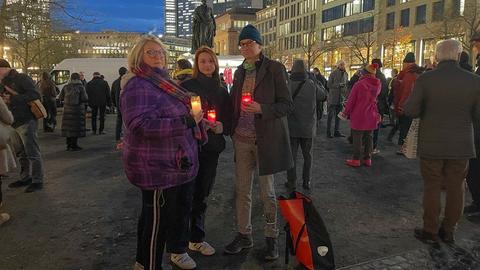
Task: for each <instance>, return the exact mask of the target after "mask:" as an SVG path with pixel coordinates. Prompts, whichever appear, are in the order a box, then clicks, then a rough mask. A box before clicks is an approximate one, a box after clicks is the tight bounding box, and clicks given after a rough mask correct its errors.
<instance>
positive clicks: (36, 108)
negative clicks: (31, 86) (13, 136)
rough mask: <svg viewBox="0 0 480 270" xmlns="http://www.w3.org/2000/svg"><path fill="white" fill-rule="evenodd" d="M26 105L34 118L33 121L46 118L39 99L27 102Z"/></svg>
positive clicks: (45, 111)
mask: <svg viewBox="0 0 480 270" xmlns="http://www.w3.org/2000/svg"><path fill="white" fill-rule="evenodd" d="M28 105H29V106H30V110H31V111H32V114H33V115H34V116H35V119H42V118H47V110H45V107H43V104H42V102H41V101H40V99H35V100H33V101H30V102H28Z"/></svg>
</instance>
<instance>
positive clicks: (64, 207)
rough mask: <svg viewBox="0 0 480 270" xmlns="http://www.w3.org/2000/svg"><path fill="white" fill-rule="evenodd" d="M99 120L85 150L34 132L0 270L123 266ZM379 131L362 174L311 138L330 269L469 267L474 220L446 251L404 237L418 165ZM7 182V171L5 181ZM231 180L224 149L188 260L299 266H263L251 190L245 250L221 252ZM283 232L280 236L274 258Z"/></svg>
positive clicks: (127, 207)
mask: <svg viewBox="0 0 480 270" xmlns="http://www.w3.org/2000/svg"><path fill="white" fill-rule="evenodd" d="M107 122H108V123H107V131H108V132H109V133H108V134H107V135H103V136H91V135H89V136H88V137H86V138H83V139H80V144H81V146H83V147H84V148H85V150H83V151H80V152H66V151H65V145H64V138H61V137H60V135H59V133H58V131H57V132H56V133H54V134H43V132H40V141H41V147H42V151H43V157H44V159H45V167H46V172H47V173H46V181H45V189H44V190H43V191H41V192H37V193H33V194H25V193H23V192H22V190H12V189H6V190H5V194H6V204H5V206H4V209H3V210H4V211H8V212H10V213H11V215H12V217H13V218H12V220H11V222H10V223H8V224H6V225H5V226H4V227H2V228H0V243H1V244H0V269H1V270H16V269H29V270H30V269H31V270H43V269H45V270H57V269H58V270H70V269H71V270H73V269H112V270H113V269H115V270H117V269H131V266H132V264H133V262H134V254H135V238H136V236H135V226H136V221H137V217H138V214H139V205H140V204H139V196H140V193H139V191H138V190H137V189H136V188H134V187H133V186H131V185H130V184H129V183H128V181H127V180H126V179H125V177H124V174H123V171H122V166H121V163H120V160H119V156H120V153H119V152H118V151H116V150H115V149H114V147H113V141H114V139H113V138H114V136H113V123H114V118H113V116H112V115H108V117H107ZM322 124H323V123H322ZM382 132H383V134H381V146H380V149H381V150H382V152H381V153H380V154H379V155H378V156H376V157H375V158H374V166H373V167H372V168H364V167H362V168H359V169H352V168H347V167H346V166H345V165H344V164H343V160H344V159H345V158H346V157H348V156H349V154H350V152H351V147H350V146H349V145H348V144H346V142H345V140H344V139H326V138H325V136H324V134H325V128H324V127H323V126H322V127H321V128H320V132H319V133H320V134H319V136H318V137H317V138H316V143H315V165H314V174H313V175H314V177H313V179H314V180H313V189H312V191H311V192H307V193H308V194H309V195H310V196H311V197H312V198H313V199H314V202H315V205H316V206H317V208H318V210H319V212H320V213H321V215H322V216H323V218H324V220H325V223H326V225H327V227H328V230H329V232H330V234H331V238H332V242H333V245H334V252H335V258H336V262H337V266H338V267H339V268H342V267H344V268H343V269H477V268H478V261H479V260H480V255H479V254H480V244H479V243H480V229H479V227H478V225H477V224H476V223H473V222H471V221H468V220H462V222H461V224H460V231H459V233H458V237H457V238H458V244H457V246H453V247H449V246H445V245H441V246H440V247H437V248H432V247H427V246H425V245H423V244H421V243H420V242H418V241H416V240H415V239H414V238H413V236H412V231H413V228H414V227H415V226H417V225H419V224H421V208H420V207H421V193H422V182H421V178H420V176H419V173H418V164H417V161H412V160H407V159H405V158H402V157H399V156H396V155H395V154H394V151H395V150H396V148H395V146H394V145H393V144H391V143H388V142H386V141H385V140H384V137H385V136H384V135H385V133H386V131H385V130H382ZM16 176H17V175H16V174H12V175H11V177H10V178H8V179H7V180H6V182H7V184H8V183H9V182H11V181H14V180H16V178H17V177H16ZM276 180H277V181H276V188H277V193H278V194H284V193H285V192H286V190H285V188H284V187H283V182H284V181H285V175H284V174H279V175H277V176H276ZM233 181H234V178H233V162H232V149H231V145H230V144H229V145H228V148H227V150H226V151H225V152H224V153H223V154H222V156H221V160H220V163H219V167H218V178H217V182H216V185H215V187H214V191H213V194H212V195H211V197H210V199H209V206H210V208H209V210H208V214H207V229H208V234H207V237H208V241H209V242H210V243H211V244H212V245H213V246H214V247H216V248H217V250H218V251H219V252H218V253H217V254H216V255H215V256H213V257H211V258H203V257H200V256H198V255H197V254H194V255H193V257H194V258H195V259H196V260H197V263H198V265H199V267H198V269H226V270H227V269H228V270H234V269H235V270H240V269H242V270H243V269H245V270H257V269H301V267H299V266H296V263H295V262H294V260H291V263H290V265H288V266H285V265H284V264H283V254H282V257H281V258H280V259H279V260H278V261H276V262H273V263H264V262H263V260H262V248H263V246H264V243H263V235H262V223H261V221H262V220H263V218H262V211H261V209H262V208H261V204H260V203H259V200H258V192H256V193H255V194H256V195H255V198H254V200H255V203H254V210H253V224H254V229H255V234H254V239H255V247H254V248H253V249H252V250H250V251H248V252H244V253H242V254H240V255H238V256H226V255H223V254H222V252H221V250H222V249H223V246H224V245H225V244H226V243H227V242H228V241H230V240H231V238H232V237H233V235H234V218H233V216H234V211H233V205H234V201H233V183H234V182H233ZM255 190H256V191H258V187H257V186H255ZM280 224H281V226H283V221H281V222H280ZM284 236H285V235H284V234H283V233H282V235H281V236H280V239H281V243H282V245H281V251H282V252H283V250H284V244H283V240H284ZM420 266H421V267H420ZM165 269H169V267H168V266H166V267H165Z"/></svg>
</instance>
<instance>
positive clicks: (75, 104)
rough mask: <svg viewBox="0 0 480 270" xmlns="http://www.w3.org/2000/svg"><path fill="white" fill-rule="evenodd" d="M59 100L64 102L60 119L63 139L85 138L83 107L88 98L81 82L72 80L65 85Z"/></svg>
mask: <svg viewBox="0 0 480 270" xmlns="http://www.w3.org/2000/svg"><path fill="white" fill-rule="evenodd" d="M59 99H60V100H62V101H64V104H63V117H62V136H63V137H85V105H84V103H85V102H87V101H88V96H87V93H86V91H85V87H83V84H82V81H80V80H73V81H71V82H70V83H69V84H67V85H65V86H64V87H63V89H62V91H61V92H60V96H59Z"/></svg>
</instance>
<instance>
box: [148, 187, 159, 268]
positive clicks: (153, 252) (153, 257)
mask: <svg viewBox="0 0 480 270" xmlns="http://www.w3.org/2000/svg"><path fill="white" fill-rule="evenodd" d="M160 193H161V191H160ZM159 227H160V203H159V196H158V190H155V191H154V192H153V226H152V236H151V239H150V267H149V270H155V266H156V261H157V236H158V230H159V229H160V228H159Z"/></svg>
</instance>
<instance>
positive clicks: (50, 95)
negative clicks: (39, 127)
mask: <svg viewBox="0 0 480 270" xmlns="http://www.w3.org/2000/svg"><path fill="white" fill-rule="evenodd" d="M37 88H38V90H40V94H41V95H42V104H43V107H45V110H46V111H47V117H46V118H44V119H43V131H44V132H53V131H54V130H55V126H56V125H57V119H56V118H57V100H56V97H57V94H58V93H57V91H58V88H57V86H56V85H55V83H54V82H53V81H52V79H51V78H50V75H49V74H48V72H43V73H42V79H41V80H40V81H39V82H38V84H37Z"/></svg>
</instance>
